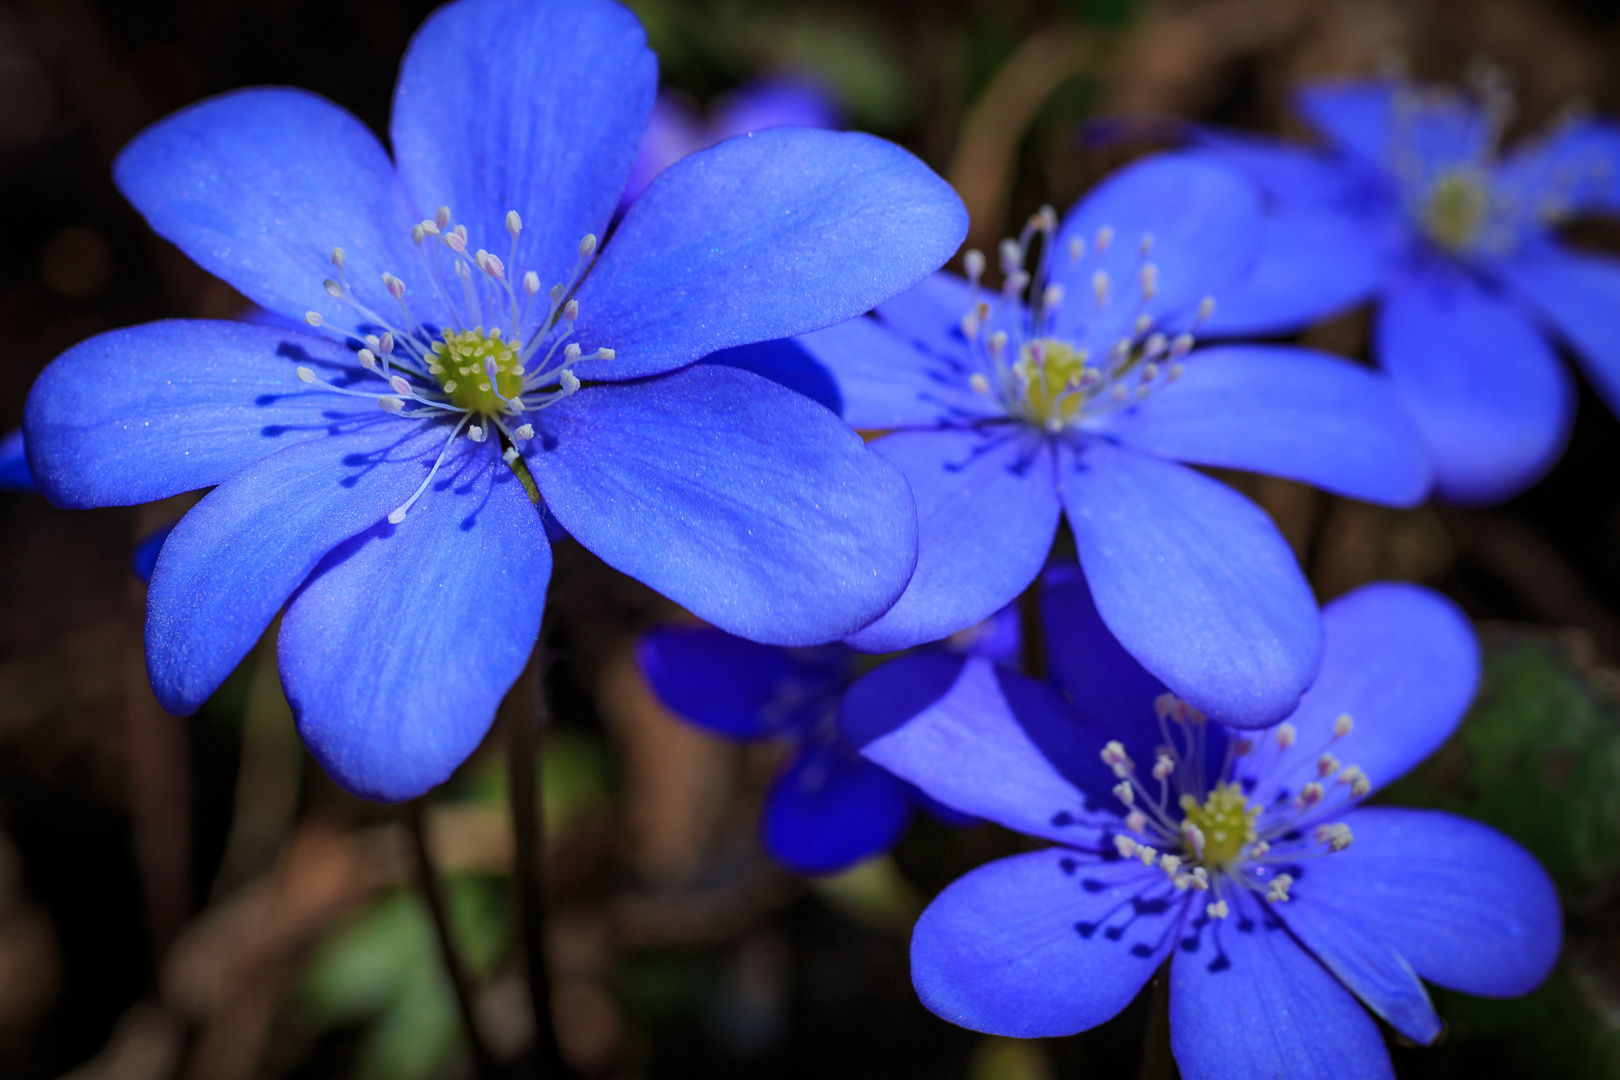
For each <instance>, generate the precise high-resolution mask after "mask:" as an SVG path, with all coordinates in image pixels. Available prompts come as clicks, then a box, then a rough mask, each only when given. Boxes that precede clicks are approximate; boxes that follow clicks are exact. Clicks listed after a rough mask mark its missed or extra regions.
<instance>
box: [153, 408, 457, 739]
mask: <svg viewBox="0 0 1620 1080" xmlns="http://www.w3.org/2000/svg"><path fill="white" fill-rule="evenodd" d="M447 433H448V428H447V427H446V426H442V425H439V424H430V423H420V422H415V423H413V422H409V421H401V420H397V419H394V418H391V417H384V418H382V419H380V420H379V422H377V423H374V424H371V425H370V426H368V427H366V428H363V429H360V430H358V431H355V432H352V433H345V434H341V435H332V436H329V437H327V438H324V439H313V440H310V441H308V442H302V443H298V444H296V445H294V446H290V447H288V448H287V449H286V450H283V451H282V452H281V453H279V454H274V455H271V456H270V457H267V458H265V459H264V460H262V461H259V462H256V463H254V464H252V465H250V466H248V467H247V468H246V469H244V470H242V471H241V472H240V473H238V474H237V475H235V476H233V477H231V478H230V479H229V480H227V481H226V482H225V483H223V484H221V485H220V486H219V487H217V488H215V489H214V490H213V491H212V492H210V493H209V494H208V495H207V497H205V498H204V499H203V501H202V502H200V503H198V504H197V505H196V506H195V507H193V508H192V510H191V512H190V513H188V514H187V515H186V516H185V517H184V518H182V519H181V520H180V524H179V525H177V526H176V527H175V530H174V532H173V533H171V534H170V535H169V539H168V541H167V542H166V543H165V544H164V545H163V553H162V554H161V555H160V556H158V561H157V568H156V570H155V571H154V572H153V574H152V589H151V592H150V593H148V594H147V612H146V670H147V673H148V674H149V675H150V676H151V679H152V690H153V692H154V693H156V695H157V699H158V703H159V704H161V705H162V706H163V707H164V708H165V709H167V710H168V711H169V712H171V713H174V714H175V715H177V716H184V715H186V714H188V713H191V712H194V711H195V710H196V709H197V707H198V706H199V705H201V704H202V703H203V700H204V699H205V698H207V697H208V695H209V694H211V693H213V692H214V690H215V689H216V688H218V686H219V684H220V683H222V682H224V681H225V677H226V676H227V675H229V674H230V673H231V670H232V669H233V668H235V667H236V665H237V664H238V663H239V662H240V661H241V659H242V657H244V656H246V655H247V652H248V650H249V649H251V648H252V647H253V644H254V642H256V641H257V640H258V639H259V635H260V634H262V633H263V632H264V628H265V627H266V626H268V625H269V623H270V619H271V618H272V617H273V616H274V615H275V613H276V612H277V611H278V610H280V608H281V605H282V603H283V602H284V601H286V599H287V598H288V597H289V596H291V595H292V592H293V590H294V589H296V588H297V587H298V586H299V585H300V584H302V583H303V581H304V579H305V578H307V577H308V576H309V574H310V572H311V571H312V570H314V569H315V567H316V565H317V564H318V563H319V562H320V561H321V559H322V557H324V556H325V555H326V553H327V552H328V551H330V550H331V549H332V548H333V547H335V546H336V545H338V544H340V543H342V542H343V541H344V540H347V539H348V538H349V537H351V536H354V535H356V534H358V533H360V532H362V531H364V530H366V529H368V528H370V527H371V526H373V525H375V524H376V523H377V522H378V521H380V520H381V519H382V518H383V517H385V516H386V515H387V514H388V512H389V511H391V510H393V509H394V508H395V507H396V506H399V505H400V504H401V503H403V502H404V501H405V500H406V499H407V498H409V497H410V495H411V492H412V491H413V490H414V489H415V487H416V485H418V484H420V483H421V482H422V480H423V478H424V477H425V476H426V474H427V470H428V468H429V467H430V466H431V464H432V462H433V458H434V457H435V456H437V454H438V451H439V448H440V446H441V445H442V443H443V440H444V437H445V435H446V434H447ZM410 576H411V575H410V574H403V575H402V577H401V580H399V581H398V583H397V585H396V587H398V588H405V587H408V586H409V583H410ZM370 659H371V658H369V657H365V656H356V655H347V656H343V657H342V658H341V663H343V664H345V665H348V664H356V663H364V662H369V660H370Z"/></svg>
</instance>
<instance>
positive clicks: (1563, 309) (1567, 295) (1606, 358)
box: [1495, 244, 1620, 414]
mask: <svg viewBox="0 0 1620 1080" xmlns="http://www.w3.org/2000/svg"><path fill="white" fill-rule="evenodd" d="M1495 271H1496V273H1498V274H1499V275H1501V277H1503V278H1504V279H1505V280H1506V281H1507V282H1508V283H1509V284H1510V285H1511V286H1512V287H1513V289H1514V291H1516V292H1518V293H1519V294H1520V295H1522V296H1524V297H1526V298H1527V299H1529V300H1530V302H1531V303H1532V304H1534V305H1535V307H1536V308H1538V309H1539V310H1540V311H1541V313H1542V315H1543V316H1545V318H1546V320H1547V321H1548V322H1549V323H1551V324H1552V326H1553V327H1554V328H1555V329H1556V330H1557V331H1558V333H1559V334H1560V335H1562V336H1563V338H1564V339H1565V340H1566V341H1568V342H1569V344H1570V345H1571V346H1572V347H1573V348H1574V351H1575V355H1576V357H1577V358H1578V359H1579V360H1580V361H1581V366H1582V368H1583V369H1584V370H1585V372H1586V377H1587V378H1589V379H1591V380H1592V385H1593V386H1594V387H1596V389H1597V392H1598V396H1600V397H1601V398H1603V400H1604V402H1605V403H1606V404H1607V405H1608V406H1609V408H1610V409H1611V410H1612V411H1613V412H1615V413H1617V414H1620V322H1617V321H1616V320H1615V318H1614V312H1615V311H1617V310H1620V259H1614V258H1612V257H1609V256H1603V255H1586V254H1578V253H1576V252H1572V251H1564V250H1561V249H1559V248H1556V247H1554V246H1552V245H1551V244H1546V245H1541V246H1539V247H1537V248H1534V249H1533V250H1530V251H1526V252H1524V253H1523V254H1522V255H1521V256H1520V257H1519V258H1516V259H1510V260H1504V261H1503V262H1502V263H1500V264H1499V265H1497V266H1496V267H1495Z"/></svg>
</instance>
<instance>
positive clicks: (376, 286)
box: [113, 88, 455, 334]
mask: <svg viewBox="0 0 1620 1080" xmlns="http://www.w3.org/2000/svg"><path fill="white" fill-rule="evenodd" d="M449 137H450V138H451V139H452V140H453V139H454V138H455V134H454V133H449ZM113 177H114V179H116V180H117V182H118V188H119V190H120V191H122V192H123V193H124V195H125V197H126V198H128V199H129V201H130V202H132V203H134V204H135V208H136V209H137V210H139V211H140V212H141V213H142V214H143V215H145V217H146V220H147V221H148V222H149V223H150V224H151V226H152V228H153V229H154V230H156V232H157V233H158V235H160V236H162V237H164V238H165V239H167V240H170V241H173V242H174V244H176V245H177V246H178V247H179V248H180V250H181V251H184V252H185V253H186V254H187V255H189V256H190V257H191V259H192V261H193V262H195V263H196V264H197V265H199V266H201V267H202V268H203V269H204V270H207V271H208V272H209V273H211V274H213V275H214V276H215V277H218V278H222V279H224V280H225V281H227V282H229V283H230V284H231V285H233V286H235V288H236V289H237V291H239V292H240V293H242V294H243V295H244V296H246V297H247V298H248V299H250V300H252V301H253V302H254V303H256V304H260V305H262V306H263V307H266V308H269V309H270V310H271V311H275V312H278V313H280V314H282V315H286V316H288V317H290V318H294V319H302V318H303V317H304V313H305V312H306V311H316V312H319V313H320V314H321V315H322V316H323V317H324V318H325V319H326V322H327V324H329V325H330V326H331V327H333V328H334V329H335V330H338V331H340V332H342V333H348V334H354V333H358V332H359V330H360V327H361V326H362V325H363V324H368V320H366V319H365V318H362V317H361V316H360V315H359V314H358V313H357V312H356V311H355V310H354V309H353V308H351V307H348V306H346V305H344V304H342V303H339V302H338V301H337V300H335V299H333V298H332V297H331V296H329V295H327V292H326V290H325V289H324V288H322V285H321V283H322V282H323V281H324V280H326V279H328V278H331V277H333V276H334V271H333V267H332V261H331V256H332V249H333V248H334V247H341V248H343V249H344V251H345V253H346V255H347V258H346V260H345V272H346V275H347V278H348V282H349V285H350V287H351V288H352V289H353V291H354V295H355V296H357V297H358V298H359V299H360V301H361V302H362V303H364V304H365V305H366V306H367V307H369V308H370V310H372V311H373V312H380V313H383V314H384V315H391V314H392V313H393V312H396V311H397V310H398V307H397V305H396V304H395V303H394V300H393V298H392V297H390V296H389V295H388V292H387V290H385V289H384V288H383V286H382V274H383V273H384V272H385V271H388V272H392V273H394V274H398V275H400V276H401V277H404V278H406V279H407V280H409V279H410V277H411V274H410V270H411V269H412V268H414V267H415V266H417V265H418V257H417V254H416V252H415V251H413V250H412V248H411V238H410V228H411V224H412V222H413V221H414V220H416V219H417V218H419V217H420V216H421V215H419V214H413V213H412V212H411V208H410V203H409V201H408V199H407V197H406V195H405V189H404V187H403V186H402V185H401V184H400V183H399V180H398V177H397V176H396V175H395V173H394V166H393V163H392V162H390V161H389V160H388V154H387V153H386V152H385V151H384V150H383V148H382V145H381V144H380V143H378V142H377V138H376V136H374V135H372V133H371V132H370V131H369V130H368V129H367V128H366V126H365V125H364V124H362V123H361V122H360V121H359V120H357V119H355V118H354V117H353V116H351V115H350V114H349V113H347V112H345V111H344V110H342V109H340V108H338V107H337V106H336V105H334V104H332V103H331V102H330V101H327V100H326V99H325V98H321V97H317V96H316V95H314V94H311V93H308V92H306V91H303V90H290V89H281V88H256V89H249V90H237V91H234V92H232V93H229V94H223V95H221V96H219V97H215V98H210V99H208V100H207V101H203V102H201V103H199V104H196V105H192V106H190V107H189V108H186V109H183V110H181V111H180V112H177V113H175V114H174V115H173V116H170V117H168V118H166V119H164V120H160V121H158V122H157V123H156V124H153V125H152V126H151V127H149V128H147V129H146V130H145V131H143V132H141V134H139V135H137V136H136V137H135V138H134V139H133V140H132V141H131V142H130V143H129V145H128V146H126V147H125V148H124V150H123V152H122V153H120V154H119V155H118V160H117V161H115V162H114V163H113Z"/></svg>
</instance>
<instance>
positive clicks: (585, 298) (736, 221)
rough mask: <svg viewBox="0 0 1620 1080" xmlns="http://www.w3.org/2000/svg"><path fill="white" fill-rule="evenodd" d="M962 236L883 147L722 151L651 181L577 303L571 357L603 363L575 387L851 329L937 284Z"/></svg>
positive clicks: (782, 131) (790, 133)
mask: <svg viewBox="0 0 1620 1080" xmlns="http://www.w3.org/2000/svg"><path fill="white" fill-rule="evenodd" d="M966 233H967V212H966V211H965V210H964V209H963V207H962V201H961V200H960V199H958V198H957V197H956V193H955V192H954V191H952V190H951V188H950V185H948V184H946V183H945V181H943V180H941V179H940V178H939V177H938V176H936V175H934V173H933V172H932V171H930V170H929V168H928V167H927V166H926V165H924V164H923V163H922V162H921V161H918V160H917V159H916V158H915V157H913V156H912V155H911V154H909V153H907V152H906V151H904V150H902V149H900V148H899V147H898V146H895V145H893V144H892V143H887V142H884V141H882V140H881V139H875V138H873V137H872V136H870V135H861V134H856V133H837V132H830V131H812V130H809V129H807V128H773V129H771V130H769V131H762V132H759V133H758V134H755V135H748V136H744V137H740V138H736V139H731V140H729V141H728V142H725V143H722V144H721V145H719V146H716V147H714V148H713V149H710V150H704V151H701V152H699V153H696V154H692V155H691V156H689V157H687V158H684V159H683V160H681V161H679V162H677V163H676V164H675V165H673V166H671V167H670V168H669V169H668V170H667V171H666V172H664V173H663V175H661V176H659V177H658V179H657V180H656V181H654V182H653V184H652V185H651V186H650V187H648V188H647V190H646V192H645V193H644V194H643V195H642V196H641V198H639V199H637V200H636V201H635V203H634V204H633V205H632V206H631V207H630V209H629V210H628V211H627V212H626V213H625V216H624V222H623V223H622V224H621V225H620V226H619V228H618V231H617V232H616V233H614V236H613V240H612V241H611V242H610V243H609V244H608V245H607V247H606V249H605V250H604V251H603V254H602V257H601V259H600V260H599V261H598V262H597V264H596V267H595V268H594V269H593V270H592V272H591V276H590V277H589V278H588V279H587V280H586V281H585V284H584V285H583V286H581V287H580V291H579V306H580V317H579V324H578V327H579V329H578V333H579V340H580V344H581V346H582V347H583V348H584V349H585V351H586V352H591V351H592V350H594V349H596V348H597V347H598V346H606V347H610V348H612V349H613V350H614V351H615V352H616V353H617V357H616V359H613V360H608V361H594V362H592V363H591V364H590V365H589V377H591V378H595V379H627V378H633V377H635V376H638V375H651V374H655V373H657V372H661V371H669V370H671V369H673V368H677V367H681V366H683V365H685V364H689V363H691V362H693V361H694V360H697V359H699V358H701V357H703V356H706V355H707V354H709V353H712V352H716V351H718V350H720V349H725V348H730V347H732V346H734V345H746V344H748V343H750V342H754V341H768V340H770V339H772V338H780V337H791V336H793V335H795V334H802V333H805V332H807V331H810V330H817V329H820V328H821V327H824V326H830V325H832V324H833V323H836V322H842V321H843V320H845V319H849V318H853V317H854V316H856V315H860V314H861V313H863V312H865V311H868V310H870V309H871V308H872V307H873V306H875V305H876V304H878V303H880V302H882V301H884V300H887V299H888V298H889V297H891V296H894V295H895V294H897V293H900V292H903V291H905V290H906V289H909V288H910V287H911V286H913V285H915V284H916V283H917V282H919V281H921V280H922V279H923V277H924V276H926V275H927V274H930V273H932V272H933V271H935V270H937V269H938V268H939V267H940V265H941V264H943V263H944V262H945V260H946V259H948V258H950V257H951V255H952V254H954V253H955V251H956V248H957V245H958V244H960V243H961V242H962V237H963V236H964V235H966ZM579 373H580V374H581V375H582V376H583V375H586V371H585V370H584V369H581V371H580V372H579Z"/></svg>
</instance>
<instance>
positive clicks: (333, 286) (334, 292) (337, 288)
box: [321, 278, 343, 297]
mask: <svg viewBox="0 0 1620 1080" xmlns="http://www.w3.org/2000/svg"><path fill="white" fill-rule="evenodd" d="M321 288H323V289H325V290H326V295H328V296H337V297H341V296H342V295H343V286H341V285H339V284H338V283H337V282H335V281H333V280H332V279H331V278H327V279H326V280H325V281H323V282H321Z"/></svg>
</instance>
